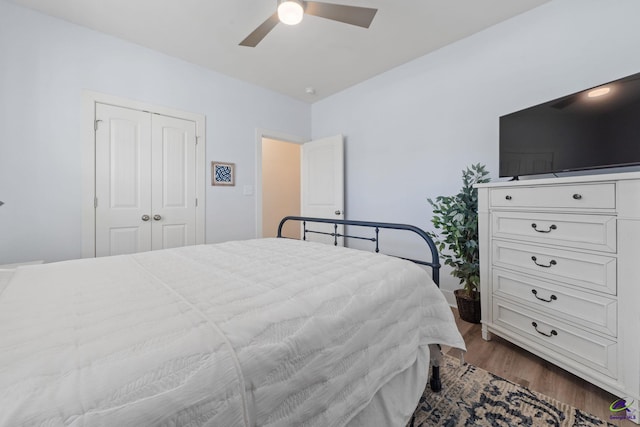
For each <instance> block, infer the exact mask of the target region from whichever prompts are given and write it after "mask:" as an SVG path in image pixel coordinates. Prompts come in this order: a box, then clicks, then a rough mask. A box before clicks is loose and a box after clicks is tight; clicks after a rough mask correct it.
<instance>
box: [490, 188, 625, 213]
mask: <svg viewBox="0 0 640 427" xmlns="http://www.w3.org/2000/svg"><path fill="white" fill-rule="evenodd" d="M490 203H491V206H492V207H494V208H495V207H503V208H508V207H512V208H564V209H615V207H616V195H615V184H613V183H607V184H583V185H554V186H543V185H541V186H537V187H509V188H492V189H491V191H490Z"/></svg>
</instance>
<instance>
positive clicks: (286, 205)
mask: <svg viewBox="0 0 640 427" xmlns="http://www.w3.org/2000/svg"><path fill="white" fill-rule="evenodd" d="M300 154H301V145H300V144H297V143H294V142H287V141H282V140H277V139H273V138H262V237H276V235H277V233H278V225H279V224H280V220H281V219H282V218H284V217H285V216H290V215H293V216H300V191H301V184H300V162H301V160H300ZM283 234H284V235H285V236H287V237H292V238H296V239H299V238H300V227H299V225H298V224H296V223H293V222H288V223H286V224H285V227H284V229H283Z"/></svg>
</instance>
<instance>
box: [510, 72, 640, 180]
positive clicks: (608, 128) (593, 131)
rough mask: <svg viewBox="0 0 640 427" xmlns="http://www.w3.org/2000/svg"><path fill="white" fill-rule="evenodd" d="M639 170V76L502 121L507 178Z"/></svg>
mask: <svg viewBox="0 0 640 427" xmlns="http://www.w3.org/2000/svg"><path fill="white" fill-rule="evenodd" d="M630 165H640V73H638V74H634V75H631V76H628V77H625V78H623V79H620V80H616V81H613V82H610V83H607V84H604V85H600V86H597V87H594V88H591V89H587V90H584V91H582V92H578V93H574V94H572V95H568V96H565V97H563V98H558V99H555V100H553V101H549V102H545V103H544V104H540V105H536V106H534V107H530V108H527V109H525V110H522V111H517V112H515V113H511V114H507V115H505V116H502V117H500V172H499V175H500V176H501V177H504V176H513V177H517V176H522V175H536V174H543V173H557V172H565V171H573V170H584V169H598V168H607V167H618V166H630Z"/></svg>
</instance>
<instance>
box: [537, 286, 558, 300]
mask: <svg viewBox="0 0 640 427" xmlns="http://www.w3.org/2000/svg"><path fill="white" fill-rule="evenodd" d="M531 293H532V294H533V295H534V296H535V297H536V298H538V299H539V300H540V301H544V302H551V301H555V300H557V299H558V297H557V296H555V295H553V294H551V297H550V299H544V298H540V297H539V296H538V291H536V290H535V289H531Z"/></svg>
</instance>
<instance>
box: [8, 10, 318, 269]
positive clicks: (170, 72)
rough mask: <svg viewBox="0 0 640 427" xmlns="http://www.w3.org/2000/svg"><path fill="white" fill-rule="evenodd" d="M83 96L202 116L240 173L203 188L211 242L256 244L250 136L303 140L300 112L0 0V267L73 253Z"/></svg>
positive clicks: (266, 94) (304, 120)
mask: <svg viewBox="0 0 640 427" xmlns="http://www.w3.org/2000/svg"><path fill="white" fill-rule="evenodd" d="M83 89H89V90H92V91H96V92H102V93H106V94H110V95H115V96H119V97H123V98H129V99H133V100H137V101H141V102H145V103H149V104H156V105H161V106H165V107H170V108H175V109H179V110H184V111H192V112H195V113H201V114H204V115H206V117H207V141H206V144H207V145H206V157H207V163H209V162H210V161H211V160H220V161H229V162H235V163H236V173H237V180H236V186H235V187H231V188H226V187H211V186H208V187H207V193H206V197H207V201H206V203H207V206H206V218H207V219H206V221H207V223H206V227H207V236H206V241H207V242H218V241H224V240H229V239H243V238H253V237H255V236H256V234H255V233H256V230H255V228H256V227H255V224H256V218H255V198H254V197H252V196H243V195H242V190H243V186H244V185H252V186H253V185H255V179H256V177H255V151H256V147H255V138H256V129H257V128H260V129H268V130H273V131H277V132H282V133H286V134H290V135H298V136H300V137H302V138H309V136H310V122H311V119H310V114H311V109H310V107H309V105H307V104H304V103H301V102H299V101H296V100H293V99H291V98H288V97H285V96H282V95H278V94H276V93H274V92H271V91H267V90H264V89H261V88H258V87H257V86H253V85H250V84H247V83H243V82H241V81H239V80H236V79H232V78H229V77H226V76H223V75H221V74H218V73H214V72H211V71H208V70H206V69H204V68H201V67H197V66H194V65H192V64H189V63H186V62H184V61H181V60H178V59H174V58H171V57H169V56H166V55H163V54H160V53H157V52H154V51H151V50H148V49H146V48H143V47H140V46H138V45H134V44H131V43H128V42H125V41H122V40H120V39H117V38H114V37H110V36H106V35H103V34H100V33H98V32H94V31H91V30H88V29H86V28H83V27H79V26H76V25H73V24H70V23H67V22H65V21H62V20H58V19H55V18H51V17H47V16H45V15H42V14H40V13H37V12H33V11H30V10H28V9H25V8H22V7H18V6H15V5H13V4H11V3H8V2H6V1H4V0H0V200H2V201H4V202H5V203H6V204H5V205H4V206H2V207H0V264H4V263H10V262H18V261H26V260H32V259H43V260H45V261H55V260H64V259H71V258H77V257H79V256H80V241H81V228H80V224H81V204H80V202H81V187H82V182H81V177H82V175H81V173H82V144H83V141H82V140H81V130H82V124H81V119H82V110H81V107H82V90H83ZM207 170H208V169H207ZM208 174H209V172H208ZM207 177H208V181H209V182H210V179H209V175H207Z"/></svg>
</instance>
